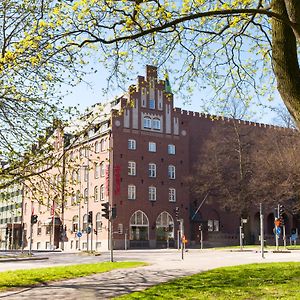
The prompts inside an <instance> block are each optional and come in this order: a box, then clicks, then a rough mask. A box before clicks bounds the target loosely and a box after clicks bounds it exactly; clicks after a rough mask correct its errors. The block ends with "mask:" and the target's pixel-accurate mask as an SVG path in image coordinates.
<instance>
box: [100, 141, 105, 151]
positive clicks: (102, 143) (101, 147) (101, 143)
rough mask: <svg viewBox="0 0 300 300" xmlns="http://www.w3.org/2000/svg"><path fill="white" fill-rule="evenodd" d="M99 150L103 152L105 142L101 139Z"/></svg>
mask: <svg viewBox="0 0 300 300" xmlns="http://www.w3.org/2000/svg"><path fill="white" fill-rule="evenodd" d="M100 149H101V152H103V151H105V140H104V139H102V140H101V141H100Z"/></svg>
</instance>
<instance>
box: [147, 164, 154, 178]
mask: <svg viewBox="0 0 300 300" xmlns="http://www.w3.org/2000/svg"><path fill="white" fill-rule="evenodd" d="M148 176H149V177H151V178H155V177H156V164H154V163H150V164H149V165H148Z"/></svg>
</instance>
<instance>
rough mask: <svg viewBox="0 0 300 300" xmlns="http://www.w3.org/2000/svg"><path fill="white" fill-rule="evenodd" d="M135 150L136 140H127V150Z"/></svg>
mask: <svg viewBox="0 0 300 300" xmlns="http://www.w3.org/2000/svg"><path fill="white" fill-rule="evenodd" d="M135 149H136V140H134V139H129V140H128V150H135Z"/></svg>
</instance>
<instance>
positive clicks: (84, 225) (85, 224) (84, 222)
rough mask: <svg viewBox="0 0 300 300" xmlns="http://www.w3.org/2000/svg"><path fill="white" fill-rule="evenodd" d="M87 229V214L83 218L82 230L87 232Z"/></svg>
mask: <svg viewBox="0 0 300 300" xmlns="http://www.w3.org/2000/svg"><path fill="white" fill-rule="evenodd" d="M87 227H88V215H87V214H85V215H84V216H83V222H82V230H83V231H86V229H87Z"/></svg>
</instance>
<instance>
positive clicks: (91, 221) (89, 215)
mask: <svg viewBox="0 0 300 300" xmlns="http://www.w3.org/2000/svg"><path fill="white" fill-rule="evenodd" d="M88 222H89V223H90V224H93V212H92V211H91V210H90V211H89V214H88Z"/></svg>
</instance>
